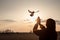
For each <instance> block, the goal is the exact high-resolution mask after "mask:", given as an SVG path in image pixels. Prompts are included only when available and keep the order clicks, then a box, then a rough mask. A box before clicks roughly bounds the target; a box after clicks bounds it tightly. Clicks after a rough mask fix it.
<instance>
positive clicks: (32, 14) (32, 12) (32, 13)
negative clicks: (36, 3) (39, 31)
mask: <svg viewBox="0 0 60 40" xmlns="http://www.w3.org/2000/svg"><path fill="white" fill-rule="evenodd" d="M28 12H29V13H31V14H30V16H31V17H32V16H34V13H37V12H39V10H38V11H36V12H35V11H30V10H28Z"/></svg>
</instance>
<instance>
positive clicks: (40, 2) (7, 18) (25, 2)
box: [0, 0, 60, 32]
mask: <svg viewBox="0 0 60 40" xmlns="http://www.w3.org/2000/svg"><path fill="white" fill-rule="evenodd" d="M28 10H31V11H37V10H39V12H37V13H35V14H34V16H33V17H30V13H29V12H28ZM38 16H40V18H41V19H43V20H46V19H48V18H53V19H55V20H59V21H60V0H0V31H1V30H6V29H11V30H13V31H17V32H29V31H31V30H32V28H33V26H34V24H35V23H34V20H35V19H36V18H37V17H38ZM57 26H58V27H57V30H58V31H60V27H59V26H60V25H58V24H57Z"/></svg>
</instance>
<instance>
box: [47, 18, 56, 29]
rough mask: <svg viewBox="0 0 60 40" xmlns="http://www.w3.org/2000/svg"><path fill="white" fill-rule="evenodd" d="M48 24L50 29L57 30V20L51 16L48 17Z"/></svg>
mask: <svg viewBox="0 0 60 40" xmlns="http://www.w3.org/2000/svg"><path fill="white" fill-rule="evenodd" d="M46 26H47V28H48V29H51V30H55V28H56V23H55V20H53V19H51V18H49V19H47V21H46Z"/></svg>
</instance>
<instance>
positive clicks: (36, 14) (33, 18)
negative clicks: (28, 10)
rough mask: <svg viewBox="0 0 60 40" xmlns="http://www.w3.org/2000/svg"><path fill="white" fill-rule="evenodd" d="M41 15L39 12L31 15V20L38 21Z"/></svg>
mask: <svg viewBox="0 0 60 40" xmlns="http://www.w3.org/2000/svg"><path fill="white" fill-rule="evenodd" d="M38 16H39V13H35V14H34V16H33V17H30V21H31V22H36V19H37V17H38Z"/></svg>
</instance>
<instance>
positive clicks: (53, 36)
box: [33, 17, 57, 40]
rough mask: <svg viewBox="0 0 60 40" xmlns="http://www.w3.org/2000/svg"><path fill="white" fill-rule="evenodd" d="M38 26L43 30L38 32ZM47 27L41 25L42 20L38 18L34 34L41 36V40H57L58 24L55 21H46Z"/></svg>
mask: <svg viewBox="0 0 60 40" xmlns="http://www.w3.org/2000/svg"><path fill="white" fill-rule="evenodd" d="M38 25H40V28H41V30H38V29H37V28H38ZM46 27H47V28H45V26H43V25H42V24H41V20H40V18H39V17H38V18H37V23H36V24H35V25H34V28H33V32H34V33H35V34H36V35H37V36H39V40H57V33H56V30H55V29H56V23H55V20H53V19H51V18H49V19H47V21H46Z"/></svg>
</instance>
